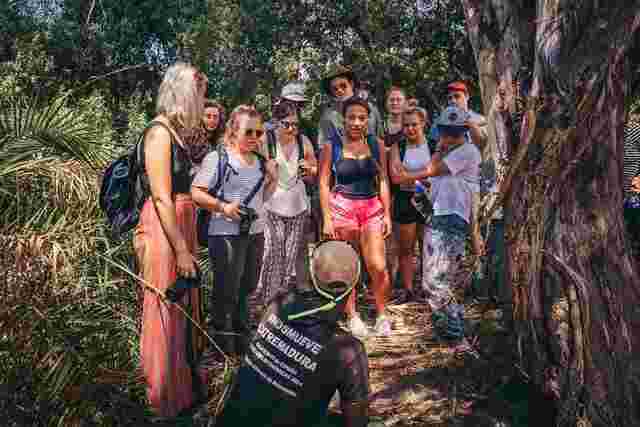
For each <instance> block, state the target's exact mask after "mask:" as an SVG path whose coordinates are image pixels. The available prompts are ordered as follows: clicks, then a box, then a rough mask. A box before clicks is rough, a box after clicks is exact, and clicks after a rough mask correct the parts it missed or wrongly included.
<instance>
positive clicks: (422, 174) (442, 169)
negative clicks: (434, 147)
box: [406, 151, 451, 182]
mask: <svg viewBox="0 0 640 427" xmlns="http://www.w3.org/2000/svg"><path fill="white" fill-rule="evenodd" d="M443 157H444V156H443V155H442V153H441V152H439V151H436V152H435V153H434V154H433V155H432V156H431V160H430V161H429V163H428V164H427V167H425V168H424V169H423V170H421V171H419V172H415V173H409V174H407V175H406V176H407V179H408V180H411V182H413V181H415V180H422V179H424V178H429V177H432V176H442V175H449V174H450V173H451V172H450V171H449V168H448V167H447V164H446V163H445V162H444V161H443Z"/></svg>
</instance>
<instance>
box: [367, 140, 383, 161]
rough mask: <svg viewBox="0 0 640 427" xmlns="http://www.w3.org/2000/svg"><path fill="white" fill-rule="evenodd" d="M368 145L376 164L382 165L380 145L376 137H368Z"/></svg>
mask: <svg viewBox="0 0 640 427" xmlns="http://www.w3.org/2000/svg"><path fill="white" fill-rule="evenodd" d="M367 144H369V150H371V155H372V156H373V158H374V159H375V161H376V162H378V163H380V145H379V144H378V138H376V137H375V135H368V136H367Z"/></svg>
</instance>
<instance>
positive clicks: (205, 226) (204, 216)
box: [196, 143, 266, 248]
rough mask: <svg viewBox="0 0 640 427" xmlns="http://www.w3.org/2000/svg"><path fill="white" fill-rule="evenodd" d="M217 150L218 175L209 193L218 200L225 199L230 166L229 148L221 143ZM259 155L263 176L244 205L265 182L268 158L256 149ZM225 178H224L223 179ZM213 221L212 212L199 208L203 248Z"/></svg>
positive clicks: (198, 223)
mask: <svg viewBox="0 0 640 427" xmlns="http://www.w3.org/2000/svg"><path fill="white" fill-rule="evenodd" d="M216 152H217V153H218V168H217V171H218V172H217V176H216V180H215V182H211V183H210V184H209V188H208V189H207V193H209V195H211V196H212V197H215V198H216V199H218V200H223V201H224V200H225V199H224V187H223V184H224V181H225V180H226V176H227V169H228V168H229V153H227V149H226V148H225V146H224V144H222V143H220V144H218V146H217V147H216ZM253 154H255V155H256V156H257V157H258V161H259V162H260V172H261V173H262V176H261V177H260V179H259V180H258V182H257V183H256V185H255V186H254V187H253V189H252V190H251V191H250V192H249V194H247V197H245V198H244V200H243V201H242V205H244V206H247V205H248V204H249V203H251V201H252V200H253V198H254V197H255V196H256V194H258V191H259V190H260V187H262V184H263V183H264V178H265V171H266V167H265V164H266V160H265V158H264V157H263V156H262V155H261V154H259V153H256V152H255V151H254V152H253ZM223 178H224V179H223ZM210 221H211V212H210V211H209V210H207V209H203V208H198V210H197V217H196V227H197V234H198V243H199V244H200V246H202V247H203V248H206V247H208V246H209V222H210Z"/></svg>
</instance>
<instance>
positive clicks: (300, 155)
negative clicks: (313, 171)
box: [296, 131, 304, 162]
mask: <svg viewBox="0 0 640 427" xmlns="http://www.w3.org/2000/svg"><path fill="white" fill-rule="evenodd" d="M296 140H297V141H298V162H300V161H301V160H304V140H303V139H302V134H301V133H300V131H298V135H297V136H296Z"/></svg>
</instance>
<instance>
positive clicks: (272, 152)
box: [267, 129, 278, 159]
mask: <svg viewBox="0 0 640 427" xmlns="http://www.w3.org/2000/svg"><path fill="white" fill-rule="evenodd" d="M277 150H278V147H277V145H276V131H275V130H274V129H269V130H268V131H267V151H268V152H269V158H270V159H275V158H276V156H277V155H278V153H277Z"/></svg>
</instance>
